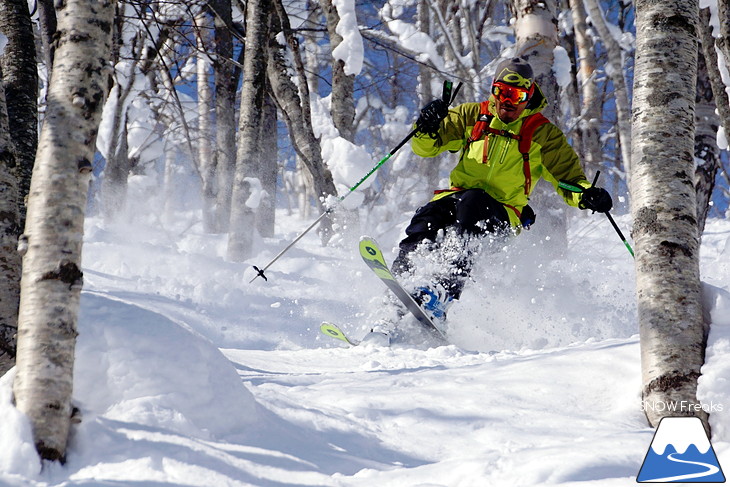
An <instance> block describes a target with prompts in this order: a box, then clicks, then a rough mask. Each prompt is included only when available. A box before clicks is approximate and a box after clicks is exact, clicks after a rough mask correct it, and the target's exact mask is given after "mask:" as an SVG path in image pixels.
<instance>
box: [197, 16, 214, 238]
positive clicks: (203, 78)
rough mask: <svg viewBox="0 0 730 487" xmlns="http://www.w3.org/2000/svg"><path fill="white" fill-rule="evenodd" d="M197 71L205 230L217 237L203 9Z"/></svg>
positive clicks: (199, 21) (206, 28)
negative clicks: (215, 232) (215, 230)
mask: <svg viewBox="0 0 730 487" xmlns="http://www.w3.org/2000/svg"><path fill="white" fill-rule="evenodd" d="M195 23H196V25H197V29H196V35H197V37H196V42H197V47H198V50H197V54H196V56H197V57H196V60H195V62H196V69H197V83H196V86H197V88H198V160H199V161H200V162H199V164H200V177H201V180H202V181H201V182H202V186H203V227H204V228H205V231H206V232H210V233H213V231H214V229H215V227H216V225H215V221H216V217H215V202H216V184H215V166H216V164H215V159H214V157H213V143H212V140H211V139H212V133H213V130H212V124H213V120H212V118H211V111H212V107H213V93H212V91H211V89H210V82H209V74H210V67H211V62H210V58H209V57H208V54H207V52H208V49H209V48H210V47H211V44H212V42H211V39H210V37H211V36H210V34H209V32H210V30H211V29H210V27H211V24H212V22H211V21H210V20H209V16H208V13H207V12H206V11H205V10H204V9H203V10H202V11H201V12H200V13H199V14H198V15H197V16H196V17H195Z"/></svg>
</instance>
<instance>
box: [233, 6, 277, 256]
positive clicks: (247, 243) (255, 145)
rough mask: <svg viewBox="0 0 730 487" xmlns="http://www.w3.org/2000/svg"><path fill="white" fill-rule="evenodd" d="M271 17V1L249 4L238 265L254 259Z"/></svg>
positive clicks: (236, 221)
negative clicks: (256, 192) (253, 201)
mask: <svg viewBox="0 0 730 487" xmlns="http://www.w3.org/2000/svg"><path fill="white" fill-rule="evenodd" d="M270 16H271V5H270V3H269V2H268V1H266V0H249V1H248V4H247V6H246V45H245V48H244V49H245V54H244V61H243V73H244V74H243V87H242V88H241V113H240V119H239V140H238V153H237V154H236V172H235V174H234V179H233V192H232V196H231V222H230V228H229V232H228V251H227V257H228V259H229V260H231V261H234V262H241V261H243V260H246V259H247V258H249V257H250V256H251V252H252V246H253V234H254V229H255V228H256V213H255V211H254V210H255V206H253V205H252V204H251V199H250V198H251V196H252V193H253V192H254V190H255V189H257V188H256V187H257V186H260V180H259V179H258V178H257V175H258V167H257V165H258V156H259V153H260V152H259V147H260V138H261V129H260V118H261V113H262V110H263V105H264V89H265V87H266V64H267V63H266V44H267V42H268V41H267V34H268V31H269V28H268V27H269V17H270Z"/></svg>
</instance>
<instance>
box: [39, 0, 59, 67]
mask: <svg viewBox="0 0 730 487" xmlns="http://www.w3.org/2000/svg"><path fill="white" fill-rule="evenodd" d="M37 5H38V20H39V24H40V38H41V45H42V46H43V61H44V62H45V64H46V69H48V79H49V80H50V79H51V73H52V72H53V71H52V69H53V57H54V53H55V50H56V48H55V46H54V45H53V35H54V34H55V33H56V10H55V8H54V7H53V0H38V2H37Z"/></svg>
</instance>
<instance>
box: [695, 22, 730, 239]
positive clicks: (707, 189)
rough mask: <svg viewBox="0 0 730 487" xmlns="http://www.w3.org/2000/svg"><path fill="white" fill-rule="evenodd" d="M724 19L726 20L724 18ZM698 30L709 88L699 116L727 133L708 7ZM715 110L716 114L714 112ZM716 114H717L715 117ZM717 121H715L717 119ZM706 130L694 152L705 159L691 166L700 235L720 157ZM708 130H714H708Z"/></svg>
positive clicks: (729, 125)
mask: <svg viewBox="0 0 730 487" xmlns="http://www.w3.org/2000/svg"><path fill="white" fill-rule="evenodd" d="M726 21H730V19H727V20H726ZM700 33H701V38H702V54H703V57H704V60H705V63H704V66H705V68H706V71H707V80H708V82H709V84H710V89H711V91H710V92H709V93H707V96H708V97H710V99H709V100H708V102H709V105H708V106H707V109H706V111H705V116H704V117H703V118H707V119H711V120H714V121H715V125H716V124H717V123H719V124H721V125H722V126H723V127H724V129H725V134H730V100H729V99H728V94H727V91H726V90H725V84H724V83H723V81H722V74H721V73H720V67H719V64H718V56H722V54H721V53H719V52H718V50H717V49H716V48H715V47H716V43H715V38H714V37H713V36H712V27H711V26H710V9H709V8H703V9H701V10H700ZM715 110H717V115H716V114H715ZM718 115H719V117H718ZM718 118H719V120H715V119H718ZM704 126H705V127H707V128H708V129H709V130H710V133H707V134H706V137H705V139H706V141H705V142H706V144H705V145H704V146H705V147H706V150H703V149H702V148H699V151H696V152H698V153H697V154H696V155H697V156H698V157H699V158H700V160H703V161H705V162H704V163H702V164H698V165H697V168H696V169H695V190H696V191H697V226H698V229H699V233H700V237H701V236H702V232H704V229H705V221H706V220H707V214H708V212H709V209H710V206H709V204H710V201H711V198H712V191H713V189H714V187H715V178H716V176H717V173H718V171H719V169H720V168H721V165H722V162H721V160H720V151H719V147H718V146H717V143H716V132H717V127H715V128H714V129H712V128H711V124H704ZM712 130H714V131H715V133H712Z"/></svg>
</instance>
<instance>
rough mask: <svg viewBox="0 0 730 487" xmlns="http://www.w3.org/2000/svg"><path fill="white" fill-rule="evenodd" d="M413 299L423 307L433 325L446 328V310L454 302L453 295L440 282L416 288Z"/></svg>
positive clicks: (442, 329) (441, 328) (441, 329)
mask: <svg viewBox="0 0 730 487" xmlns="http://www.w3.org/2000/svg"><path fill="white" fill-rule="evenodd" d="M412 296H413V299H415V300H416V302H417V303H418V304H419V305H420V306H421V308H423V310H424V311H425V312H426V314H427V315H428V316H429V318H431V321H433V323H434V325H436V327H437V328H438V329H439V330H440V331H444V330H445V328H446V311H448V309H449V307H450V306H451V305H452V304H453V302H454V297H453V296H452V295H451V294H449V293H448V291H446V289H444V287H443V286H441V285H440V284H431V285H430V286H421V287H418V288H416V290H415V292H414V293H413V295H412Z"/></svg>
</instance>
